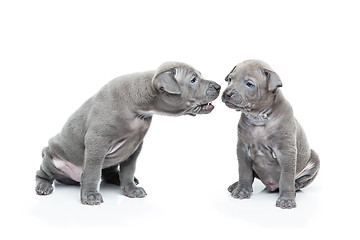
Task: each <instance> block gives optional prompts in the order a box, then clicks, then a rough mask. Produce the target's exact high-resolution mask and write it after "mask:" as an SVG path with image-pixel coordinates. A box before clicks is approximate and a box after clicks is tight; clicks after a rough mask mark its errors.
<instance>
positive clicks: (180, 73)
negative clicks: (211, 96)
mask: <svg viewBox="0 0 360 240" xmlns="http://www.w3.org/2000/svg"><path fill="white" fill-rule="evenodd" d="M196 75H197V76H201V73H200V72H199V71H197V70H195V69H193V68H189V67H175V78H176V80H178V81H179V80H182V79H188V78H191V77H193V76H196Z"/></svg>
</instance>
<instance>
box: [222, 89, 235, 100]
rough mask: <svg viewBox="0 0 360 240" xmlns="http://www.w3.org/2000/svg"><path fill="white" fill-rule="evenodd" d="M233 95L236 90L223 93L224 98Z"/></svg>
mask: <svg viewBox="0 0 360 240" xmlns="http://www.w3.org/2000/svg"><path fill="white" fill-rule="evenodd" d="M235 93H236V90H235V89H231V90H229V91H226V92H225V93H224V95H225V97H227V98H231V97H232V96H233V95H234V94H235Z"/></svg>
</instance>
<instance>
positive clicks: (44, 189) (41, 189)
mask: <svg viewBox="0 0 360 240" xmlns="http://www.w3.org/2000/svg"><path fill="white" fill-rule="evenodd" d="M48 149H49V148H48V147H46V148H44V149H43V151H42V158H43V162H42V164H41V166H40V170H38V171H37V172H36V178H35V179H36V185H35V191H36V193H37V194H38V195H49V194H51V193H52V192H53V190H54V188H53V186H52V184H53V181H54V175H53V174H52V173H51V171H50V170H49V164H51V158H50V156H49V154H48Z"/></svg>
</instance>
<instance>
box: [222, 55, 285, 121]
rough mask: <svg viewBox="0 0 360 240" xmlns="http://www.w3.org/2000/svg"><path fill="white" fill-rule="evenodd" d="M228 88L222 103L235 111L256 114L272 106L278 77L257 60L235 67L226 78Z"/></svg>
mask: <svg viewBox="0 0 360 240" xmlns="http://www.w3.org/2000/svg"><path fill="white" fill-rule="evenodd" d="M225 81H227V82H228V87H227V88H226V89H225V91H224V93H223V95H222V101H223V102H224V103H225V104H226V106H228V107H229V108H233V109H236V110H237V111H242V112H248V113H254V114H257V113H259V112H260V111H262V110H264V109H266V108H267V107H269V105H271V104H272V101H273V99H274V96H275V95H276V94H277V92H278V88H279V87H282V82H281V80H280V78H279V76H278V75H277V74H276V73H275V72H274V71H273V70H272V69H271V68H270V66H269V65H268V64H266V63H264V62H262V61H259V60H248V61H244V62H242V63H240V64H238V65H236V66H235V67H234V68H233V70H232V71H231V72H230V73H229V74H228V75H227V76H226V78H225Z"/></svg>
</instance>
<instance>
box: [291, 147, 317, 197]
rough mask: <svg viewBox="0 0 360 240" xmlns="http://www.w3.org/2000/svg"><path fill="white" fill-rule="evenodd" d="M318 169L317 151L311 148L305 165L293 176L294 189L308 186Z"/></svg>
mask: <svg viewBox="0 0 360 240" xmlns="http://www.w3.org/2000/svg"><path fill="white" fill-rule="evenodd" d="M319 169H320V160H319V156H318V155H317V153H316V152H315V151H314V150H312V149H311V155H310V159H309V161H308V164H307V165H306V167H305V168H304V169H303V170H302V171H300V173H298V174H297V176H296V178H295V188H296V191H298V190H300V189H302V188H304V187H306V186H308V185H309V184H310V183H312V181H314V179H315V177H316V176H317V174H318V172H319Z"/></svg>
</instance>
